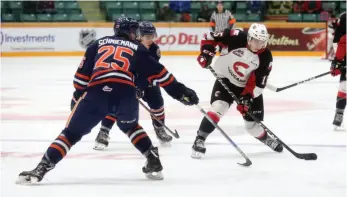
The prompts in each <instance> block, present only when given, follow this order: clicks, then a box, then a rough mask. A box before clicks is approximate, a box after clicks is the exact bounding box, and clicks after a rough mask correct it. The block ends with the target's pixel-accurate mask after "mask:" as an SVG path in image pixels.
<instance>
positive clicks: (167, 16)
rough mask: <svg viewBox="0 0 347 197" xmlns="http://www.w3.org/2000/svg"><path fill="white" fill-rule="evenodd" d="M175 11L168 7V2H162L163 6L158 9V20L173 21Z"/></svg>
mask: <svg viewBox="0 0 347 197" xmlns="http://www.w3.org/2000/svg"><path fill="white" fill-rule="evenodd" d="M175 19H176V15H175V12H174V11H172V10H171V9H170V8H169V4H167V3H166V4H164V5H163V8H161V9H159V10H158V20H160V21H175Z"/></svg>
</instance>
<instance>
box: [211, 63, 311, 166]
mask: <svg viewBox="0 0 347 197" xmlns="http://www.w3.org/2000/svg"><path fill="white" fill-rule="evenodd" d="M208 69H210V71H211V72H212V74H213V75H214V76H215V77H216V78H217V80H218V81H219V83H221V84H222V86H223V87H224V88H225V90H226V91H228V93H229V94H230V95H231V97H232V98H233V99H234V100H235V102H236V103H237V104H239V103H240V100H239V99H238V98H237V97H236V95H235V94H234V93H233V92H232V91H231V90H230V89H229V87H228V86H227V85H226V84H225V83H224V82H223V81H222V79H221V78H220V77H219V76H218V75H217V73H216V71H214V70H213V68H212V67H211V66H209V67H208ZM247 115H249V116H250V117H251V118H252V119H253V120H254V121H255V122H256V123H258V124H259V125H260V126H261V127H263V128H264V129H265V130H266V131H267V132H268V133H270V134H271V135H273V136H274V137H275V138H277V140H278V141H279V142H280V143H281V144H282V145H283V146H284V147H285V148H286V149H287V150H288V151H289V152H290V153H292V154H293V155H294V156H295V157H296V158H299V159H305V160H317V155H316V154H315V153H297V152H295V151H294V150H293V149H291V148H290V147H289V146H287V144H285V143H284V142H283V141H282V140H281V139H279V138H278V137H277V136H276V135H275V134H274V133H273V132H272V131H271V130H270V129H269V128H267V127H266V126H265V125H264V124H263V123H262V122H261V121H260V120H259V119H258V118H257V117H255V116H254V115H253V114H252V113H250V112H247Z"/></svg>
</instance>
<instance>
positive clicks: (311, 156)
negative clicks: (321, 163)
mask: <svg viewBox="0 0 347 197" xmlns="http://www.w3.org/2000/svg"><path fill="white" fill-rule="evenodd" d="M298 156H299V158H300V159H305V160H317V154H316V153H304V154H299V155H298Z"/></svg>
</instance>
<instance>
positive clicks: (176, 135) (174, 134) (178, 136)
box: [173, 129, 180, 139]
mask: <svg viewBox="0 0 347 197" xmlns="http://www.w3.org/2000/svg"><path fill="white" fill-rule="evenodd" d="M173 136H175V138H177V139H178V138H180V135H178V132H177V130H176V129H175V133H173Z"/></svg>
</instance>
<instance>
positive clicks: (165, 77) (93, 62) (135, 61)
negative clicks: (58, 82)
mask: <svg viewBox="0 0 347 197" xmlns="http://www.w3.org/2000/svg"><path fill="white" fill-rule="evenodd" d="M151 47H152V46H151ZM154 49H155V53H157V49H158V48H155V46H153V47H152V50H151V51H152V52H151V51H150V50H148V49H147V48H145V47H144V46H143V45H142V44H141V43H139V42H137V41H130V40H126V39H124V38H120V37H115V36H106V37H103V38H101V39H99V40H97V41H95V42H94V43H93V44H91V45H90V46H89V47H88V48H87V50H86V52H85V55H84V57H83V60H82V62H81V64H80V66H79V67H78V69H77V72H76V74H75V78H74V87H75V88H76V94H77V95H81V94H82V93H83V92H84V91H85V90H86V89H87V87H90V86H96V85H99V84H107V83H120V84H124V85H128V86H135V84H134V76H139V77H140V78H144V79H146V80H139V82H138V83H141V84H139V85H140V86H141V87H145V86H146V87H147V86H149V85H153V86H161V87H163V88H164V89H165V90H166V91H167V92H168V94H169V95H171V96H172V97H174V98H176V99H179V98H180V97H181V94H182V93H181V89H182V86H183V84H181V83H179V82H177V81H176V79H175V77H174V76H173V75H172V74H171V73H169V72H168V71H167V70H166V68H165V67H164V66H163V65H161V64H160V63H159V62H158V59H159V56H158V55H157V56H156V57H153V56H152V54H154ZM75 98H76V96H75Z"/></svg>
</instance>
